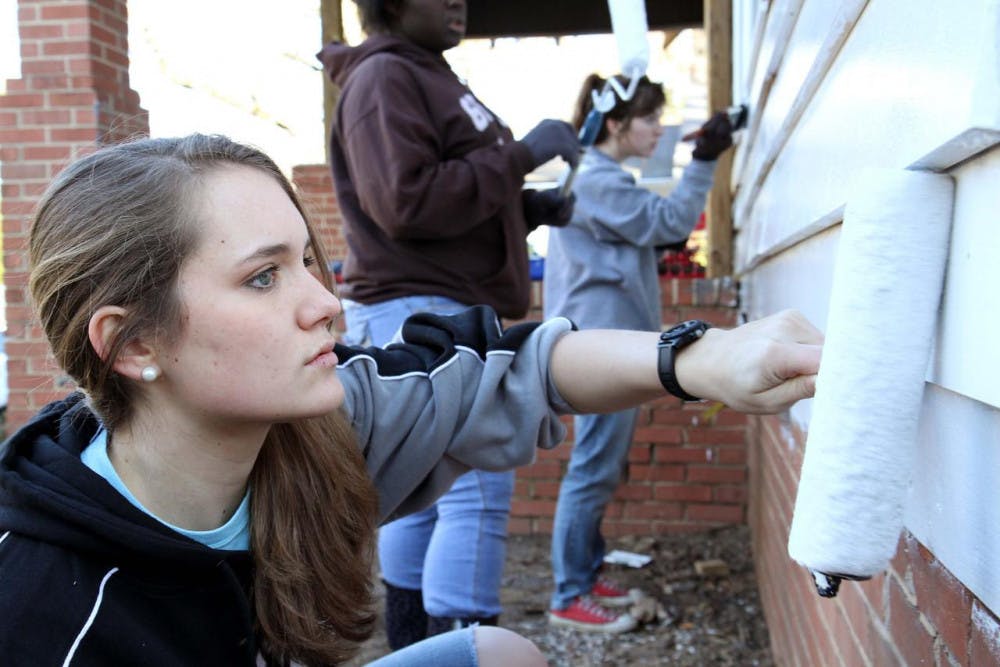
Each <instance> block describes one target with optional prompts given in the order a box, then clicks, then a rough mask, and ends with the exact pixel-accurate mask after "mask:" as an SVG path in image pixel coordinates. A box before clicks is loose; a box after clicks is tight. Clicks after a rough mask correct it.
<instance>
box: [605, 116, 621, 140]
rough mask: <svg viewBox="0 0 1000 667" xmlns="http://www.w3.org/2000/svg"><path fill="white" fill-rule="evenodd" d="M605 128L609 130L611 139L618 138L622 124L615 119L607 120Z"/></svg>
mask: <svg viewBox="0 0 1000 667" xmlns="http://www.w3.org/2000/svg"><path fill="white" fill-rule="evenodd" d="M604 126H605V127H606V128H607V130H608V136H610V137H617V136H618V133H619V132H621V130H622V122H621V121H620V120H615V119H614V118H605V119H604Z"/></svg>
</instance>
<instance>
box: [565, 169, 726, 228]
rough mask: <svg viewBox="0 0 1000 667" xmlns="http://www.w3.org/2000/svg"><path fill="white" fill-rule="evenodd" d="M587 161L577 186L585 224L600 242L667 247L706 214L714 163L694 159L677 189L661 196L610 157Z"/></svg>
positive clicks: (574, 188)
mask: <svg viewBox="0 0 1000 667" xmlns="http://www.w3.org/2000/svg"><path fill="white" fill-rule="evenodd" d="M591 150H596V149H591ZM587 158H589V159H587ZM587 158H585V159H586V160H587V161H586V162H585V165H584V168H582V169H581V172H580V174H579V176H577V180H576V182H575V184H574V186H573V192H574V193H575V194H576V196H577V204H576V210H577V211H579V212H580V214H581V217H583V218H584V219H583V222H584V224H586V225H588V226H590V228H591V231H592V233H593V234H594V236H595V237H596V238H597V239H598V240H600V241H604V242H606V243H628V244H631V245H635V246H641V247H655V246H662V245H668V244H670V243H676V242H678V241H683V240H684V239H686V238H687V237H688V235H690V233H691V230H692V229H694V226H695V224H697V222H698V216H699V215H700V214H701V212H702V211H703V210H704V209H705V199H706V197H707V194H708V191H709V190H710V189H711V188H712V174H713V172H714V171H715V162H704V161H701V160H692V161H691V163H690V164H689V165H688V166H687V167H685V169H684V173H683V175H682V176H681V179H680V181H679V182H678V183H677V185H676V187H674V189H673V190H672V191H671V192H670V194H668V195H667V196H666V197H661V196H660V195H658V194H656V193H655V192H652V191H650V190H647V189H646V188H643V187H639V186H638V185H637V184H636V182H635V179H634V178H633V177H632V175H631V174H630V173H628V172H627V171H625V170H624V169H622V168H621V167H620V166H619V165H618V164H617V163H616V162H614V161H613V160H611V159H610V158H607V157H603V156H590V155H589V154H588V156H587ZM588 167H591V168H588Z"/></svg>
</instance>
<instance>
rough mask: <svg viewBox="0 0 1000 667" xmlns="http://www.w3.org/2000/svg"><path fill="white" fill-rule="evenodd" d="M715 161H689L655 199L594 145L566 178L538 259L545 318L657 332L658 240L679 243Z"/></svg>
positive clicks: (695, 219)
mask: <svg viewBox="0 0 1000 667" xmlns="http://www.w3.org/2000/svg"><path fill="white" fill-rule="evenodd" d="M714 170H715V162H714V161H713V162H706V161H702V160H692V161H691V164H689V165H688V166H687V167H686V168H685V169H684V174H683V176H682V177H681V179H680V182H678V183H677V186H676V187H675V188H674V189H673V191H672V192H671V193H670V194H669V195H667V196H666V197H661V196H659V195H657V194H656V193H654V192H651V191H650V190H647V189H646V188H643V187H640V186H639V185H637V184H636V182H635V178H633V177H632V175H631V174H630V173H629V172H627V171H625V170H624V169H622V167H621V165H619V164H618V163H617V162H616V161H615V160H613V159H612V158H611V157H609V156H608V155H606V154H605V153H602V152H601V151H600V150H598V149H597V148H593V147H591V148H588V149H587V152H586V154H585V155H584V156H583V160H582V161H581V163H580V168H579V172H578V173H577V176H576V180H575V181H574V182H573V193H574V194H575V195H576V205H575V206H574V208H573V218H572V220H571V221H570V223H569V225H567V226H566V227H561V228H552V230H551V232H550V233H549V247H548V253H547V255H546V257H545V287H544V289H545V292H544V304H545V306H544V307H545V317H546V318H549V317H555V316H561V317H566V318H569V319H570V320H572V321H573V322H574V323H576V325H577V326H579V327H580V328H581V329H603V328H617V329H635V330H641V331H659V330H660V324H661V315H660V281H659V275H658V273H657V270H656V262H657V258H658V257H659V254H660V253H659V252H658V251H657V250H656V248H657V247H658V246H665V245H669V244H672V243H677V242H679V241H684V240H685V239H686V238H687V237H688V236H689V235H690V234H691V230H692V229H694V226H695V224H696V223H697V222H698V216H699V215H700V214H701V212H702V210H704V208H705V198H706V196H707V194H708V191H709V190H710V189H711V187H712V173H713V171H714Z"/></svg>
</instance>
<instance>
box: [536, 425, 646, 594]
mask: <svg viewBox="0 0 1000 667" xmlns="http://www.w3.org/2000/svg"><path fill="white" fill-rule="evenodd" d="M638 413H639V411H638V409H631V410H623V411H622V412H614V413H611V414H607V415H577V416H576V417H574V418H573V432H574V434H575V442H574V444H573V452H572V454H571V455H570V460H569V469H568V470H567V471H566V476H565V477H563V480H562V484H561V485H560V487H559V501H558V503H557V505H556V516H555V521H554V523H553V526H552V574H553V577H554V578H555V591H554V592H553V593H552V608H553V609H565V608H566V607H568V606H569V604H570V603H571V602H572V601H573V598H575V597H577V596H580V595H586V594H587V593H589V592H590V589H591V588H593V586H594V582H595V581H597V573H598V570H600V568H601V564H602V563H603V562H604V537H603V536H602V535H601V519H603V518H604V511H605V510H606V509H607V507H608V503H609V502H611V497H612V496H613V495H614V493H615V489H616V488H617V487H618V484H619V482H620V481H621V479H622V475H623V473H624V472H625V464H626V462H627V461H628V450H629V447H630V446H631V444H632V433H633V431H634V429H635V420H636V416H637V415H638Z"/></svg>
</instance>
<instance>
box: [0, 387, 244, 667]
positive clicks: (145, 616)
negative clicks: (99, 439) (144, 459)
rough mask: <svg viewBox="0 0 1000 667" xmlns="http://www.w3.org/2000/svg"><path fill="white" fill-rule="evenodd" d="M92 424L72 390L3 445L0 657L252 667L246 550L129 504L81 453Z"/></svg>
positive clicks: (15, 661)
mask: <svg viewBox="0 0 1000 667" xmlns="http://www.w3.org/2000/svg"><path fill="white" fill-rule="evenodd" d="M97 427H98V423H97V421H96V419H95V418H94V417H93V414H92V413H91V411H90V410H89V409H88V408H87V407H86V405H85V403H84V401H83V400H82V397H81V396H80V394H74V395H72V396H70V397H68V398H67V399H65V400H63V401H60V402H57V403H53V404H51V405H49V406H48V407H46V408H45V409H44V410H43V411H42V412H41V413H39V414H38V416H36V417H35V418H34V419H33V420H32V421H31V422H30V423H29V424H28V425H26V426H25V427H24V428H23V429H21V430H20V431H19V432H18V433H17V434H16V435H15V436H14V437H12V438H11V439H10V440H9V441H8V442H7V443H5V445H4V448H3V449H2V450H0V470H2V474H0V526H2V529H0V619H2V620H0V656H3V657H2V658H0V662H2V664H4V665H6V666H8V667H14V666H21V665H23V666H25V667H28V666H30V667H47V666H48V665H63V664H70V665H73V666H74V667H75V666H83V665H95V666H96V665H102V666H105V665H171V666H172V667H176V666H178V665H253V664H254V663H255V659H256V655H257V646H256V641H255V638H254V634H253V620H252V619H253V615H252V612H251V608H250V606H249V596H248V590H249V584H250V577H251V561H250V554H249V552H246V551H239V552H233V551H216V550H214V549H210V548H208V547H206V546H203V545H201V544H198V543H197V542H194V541H192V540H189V539H187V538H186V537H184V536H182V535H179V534H177V533H175V532H174V531H172V530H170V529H169V528H167V527H165V526H163V525H162V524H160V523H159V522H157V521H156V520H155V519H153V518H151V517H149V516H147V515H145V514H144V513H143V512H141V511H140V510H138V509H137V508H135V507H133V506H132V505H131V504H130V503H129V502H128V501H127V500H126V499H125V498H123V497H122V496H121V495H120V494H119V493H118V492H117V491H115V490H114V488H112V487H111V485H110V484H108V483H107V482H106V481H105V480H104V479H103V478H102V477H100V476H99V475H97V474H96V473H94V472H93V471H92V470H90V469H89V468H87V467H86V466H85V465H84V464H83V463H82V462H81V461H80V452H81V451H82V449H83V448H84V447H86V445H87V444H88V443H89V442H90V439H91V438H92V437H93V435H94V433H95V431H96V429H97ZM28 607H30V608H31V609H32V612H33V613H31V614H23V613H21V610H22V609H24V608H28ZM191 609H198V610H199V613H198V614H191V613H190V610H191ZM69 656H72V660H70V661H69V662H68V663H67V660H66V659H67V657H69Z"/></svg>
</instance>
